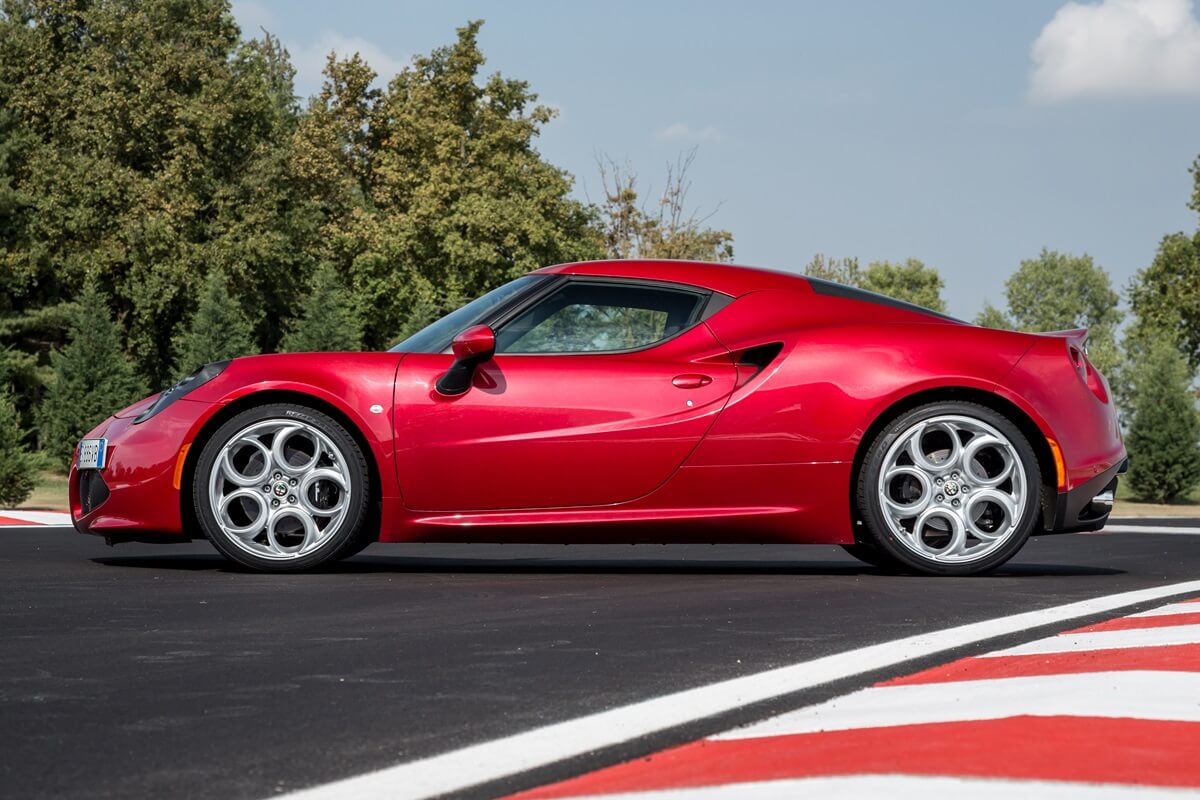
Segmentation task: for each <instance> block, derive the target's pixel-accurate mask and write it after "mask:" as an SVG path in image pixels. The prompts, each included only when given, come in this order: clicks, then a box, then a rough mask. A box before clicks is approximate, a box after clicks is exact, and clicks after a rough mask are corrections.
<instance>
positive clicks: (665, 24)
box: [234, 0, 1200, 317]
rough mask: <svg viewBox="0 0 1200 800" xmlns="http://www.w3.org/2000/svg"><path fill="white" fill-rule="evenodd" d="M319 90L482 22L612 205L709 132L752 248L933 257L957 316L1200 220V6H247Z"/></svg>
mask: <svg viewBox="0 0 1200 800" xmlns="http://www.w3.org/2000/svg"><path fill="white" fill-rule="evenodd" d="M234 12H235V14H236V16H237V18H238V20H239V21H240V22H241V23H242V26H243V29H244V30H246V31H248V32H254V31H257V30H258V27H259V26H263V27H266V28H267V29H268V30H270V31H271V32H272V33H275V34H277V35H278V36H280V37H281V39H282V40H283V42H284V44H285V45H286V46H287V47H288V48H289V50H290V51H291V53H292V55H293V60H294V61H295V62H296V64H297V67H298V68H299V71H300V76H299V80H298V87H297V88H298V90H299V91H300V92H301V93H302V94H308V93H311V92H314V91H315V90H316V89H317V88H318V87H319V85H320V75H319V71H320V67H321V64H322V62H323V59H324V55H325V54H326V53H327V52H328V51H329V50H331V49H334V50H337V51H338V53H339V54H344V55H349V54H350V53H352V52H354V51H359V52H361V53H362V55H363V56H364V57H365V58H366V59H367V60H368V62H370V63H371V64H372V65H373V66H375V67H376V69H377V70H378V71H379V72H381V73H384V74H385V75H388V74H390V73H391V72H394V71H395V70H396V69H398V68H399V67H400V66H402V65H403V64H404V63H405V62H406V61H407V60H408V59H409V58H410V57H411V56H412V55H414V54H417V53H424V52H428V51H429V50H431V49H433V48H434V47H437V46H440V45H443V44H446V43H449V42H450V41H452V39H453V37H454V29H455V28H456V27H457V26H459V25H461V24H462V23H463V22H465V21H466V20H469V19H484V20H486V24H485V25H484V27H483V30H482V33H481V36H480V42H481V46H482V49H483V51H484V53H485V55H486V56H487V59H488V63H487V65H486V67H485V69H486V71H488V72H492V71H497V70H498V71H500V72H502V73H504V74H505V75H507V76H509V77H515V78H521V79H523V80H527V81H529V82H530V84H531V85H532V87H533V89H534V90H535V91H536V92H538V94H539V95H540V97H541V100H542V102H545V103H547V104H550V105H553V106H555V107H557V108H558V109H559V110H560V113H561V116H560V117H559V118H558V119H557V120H555V121H554V122H552V123H551V124H550V125H549V126H547V128H546V129H545V131H544V133H543V135H542V137H541V140H540V143H539V149H540V150H541V152H542V153H543V154H544V156H545V157H546V158H547V159H548V160H549V161H551V162H552V163H554V164H556V165H558V166H560V167H563V168H565V169H566V170H568V171H569V172H571V173H572V174H573V175H574V176H575V177H576V192H577V193H578V195H579V196H580V197H581V198H584V199H586V198H587V196H588V195H590V196H591V197H593V198H595V197H597V196H598V194H599V192H598V189H599V179H598V174H597V170H596V166H595V158H596V156H597V154H604V155H607V156H611V157H613V158H615V159H617V160H619V161H625V160H628V161H629V162H631V163H632V165H633V166H634V167H635V169H636V170H637V171H638V173H639V175H640V176H641V179H640V183H641V185H642V186H643V187H648V188H655V187H660V186H661V183H662V179H663V174H664V172H665V165H666V163H667V162H668V161H669V160H673V159H674V158H675V157H676V156H678V155H679V154H680V153H681V152H683V151H686V150H687V149H689V148H691V147H693V146H695V147H697V148H698V151H697V156H696V161H695V163H694V164H693V167H692V171H691V178H692V180H693V189H692V194H691V198H690V199H691V200H692V201H693V203H694V204H695V205H696V206H697V207H699V208H700V209H701V210H703V211H713V210H715V212H716V213H715V215H714V216H713V217H712V219H711V220H710V223H711V224H713V225H715V226H718V227H722V228H728V229H729V230H731V231H732V232H733V234H734V247H735V254H736V261H738V262H739V263H743V264H750V265H756V266H765V267H772V268H776V269H785V270H795V271H799V270H800V269H801V268H802V267H803V265H804V264H805V263H806V262H807V261H808V260H809V259H810V258H811V256H812V255H813V254H814V253H816V252H823V253H826V254H827V255H831V256H857V257H858V258H859V259H860V260H861V261H862V262H863V263H864V264H865V263H867V262H868V261H872V260H876V259H889V260H901V259H904V258H906V257H914V258H919V259H921V260H923V261H925V263H927V264H930V265H932V266H935V267H937V268H938V269H939V270H940V271H941V273H942V275H943V277H944V278H945V281H946V289H945V292H944V294H945V297H946V299H947V302H948V304H949V307H950V311H951V312H952V313H955V314H958V315H960V316H968V317H969V316H972V315H974V314H975V312H976V311H978V310H979V308H980V307H981V306H982V305H983V302H984V301H985V300H991V301H992V302H993V303H1000V302H1001V301H1002V299H1003V283H1004V279H1005V278H1006V277H1007V276H1008V275H1009V274H1010V273H1011V272H1012V271H1013V270H1014V269H1015V268H1016V267H1017V265H1018V264H1019V262H1020V260H1021V259H1022V258H1029V257H1032V256H1035V255H1036V254H1037V253H1038V251H1039V250H1040V249H1041V248H1042V247H1049V248H1053V249H1058V250H1063V251H1068V252H1072V253H1083V252H1087V253H1089V254H1091V255H1092V256H1093V257H1094V258H1095V259H1096V260H1097V262H1098V263H1100V264H1101V265H1102V266H1104V267H1105V268H1106V269H1107V270H1108V271H1109V272H1110V274H1111V275H1112V276H1113V280H1114V283H1115V284H1116V285H1117V286H1118V287H1123V286H1124V285H1125V284H1126V282H1127V281H1128V280H1129V278H1130V276H1132V274H1133V273H1134V272H1135V271H1136V270H1137V269H1139V268H1141V267H1143V266H1145V265H1147V264H1148V263H1149V261H1150V260H1151V258H1152V257H1153V255H1154V250H1155V247H1156V245H1157V242H1158V240H1159V238H1160V237H1161V236H1162V235H1163V234H1165V233H1167V232H1171V231H1176V230H1192V229H1194V228H1195V223H1196V219H1195V214H1193V212H1191V211H1190V210H1189V209H1188V208H1187V206H1186V204H1187V201H1188V199H1189V197H1190V194H1191V187H1192V180H1191V176H1190V175H1189V174H1188V168H1189V166H1190V164H1191V162H1192V160H1193V159H1194V158H1195V157H1196V156H1197V154H1200V22H1197V20H1196V15H1195V9H1194V8H1193V6H1192V2H1191V1H1190V0H1103V2H1093V3H1065V4H1064V3H1063V2H1061V0H1022V2H1012V1H1011V0H986V1H985V0H971V2H963V0H906V2H903V3H898V2H893V1H891V0H838V2H815V1H814V2H750V1H749V0H743V2H740V3H731V2H728V0H726V2H666V1H665V0H664V1H663V2H652V0H641V2H624V1H623V0H605V2H603V3H599V2H594V3H584V2H561V1H560V2H549V1H547V2H532V1H528V2H524V1H520V0H506V2H468V0H441V1H440V2H428V0H427V1H426V2H421V3H411V2H396V1H395V0H393V1H392V2H354V3H341V4H331V3H328V2H315V0H313V1H307V0H301V1H300V2H296V1H295V0H289V1H288V2H283V1H282V0H279V1H272V0H254V2H250V1H248V0H243V1H241V2H237V1H235V2H234Z"/></svg>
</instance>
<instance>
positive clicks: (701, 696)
mask: <svg viewBox="0 0 1200 800" xmlns="http://www.w3.org/2000/svg"><path fill="white" fill-rule="evenodd" d="M981 588H982V586H981ZM1196 592H1200V580H1196V581H1185V582H1183V583H1174V584H1170V585H1167V586H1156V587H1153V588H1150V589H1139V590H1136V591H1132V592H1122V593H1121V594H1114V595H1108V596H1105V597H1097V598H1094V599H1091V600H1083V601H1080V602H1076V603H1068V604H1067V605H1061V606H1055V607H1053V608H1046V609H1042V610H1039V611H1026V612H1024V613H1021V614H1013V615H1011V616H1007V617H999V618H997V619H991V620H984V621H982V622H974V623H971V624H969V625H961V626H958V627H955V628H947V629H945V630H940V631H933V632H931V633H922V634H917V635H915V636H908V637H905V638H903V639H897V640H895V641H891V642H883V643H880V644H874V645H869V646H867V647H860V648H856V649H854V650H849V651H846V652H843V653H836V654H834V655H830V656H825V657H823V658H817V659H813V660H811V661H802V662H800V663H798V664H792V665H789V666H786V667H779V668H777V669H773V670H767V671H766V672H759V673H755V674H753V675H745V676H743V677H740V678H733V679H730V680H726V681H720V682H718V683H714V684H709V685H708V686H700V687H697V688H695V689H687V690H685V691H681V692H675V693H673V694H668V695H663V696H661V697H655V698H652V699H650V700H643V701H641V702H638V703H632V704H630V705H626V706H620V707H618V708H613V709H609V710H607V711H601V712H598V713H595V714H589V715H587V716H584V717H578V718H576V719H571V720H566V721H565V722H559V723H555V724H552V725H546V726H543V727H541V728H534V729H533V730H529V731H525V732H523V733H518V734H514V735H512V736H506V737H504V738H501V739H495V740H492V741H488V742H481V743H480V744H476V745H471V746H469V747H463V748H460V749H458V750H451V751H450V752H447V753H442V754H441V755H436V756H431V757H429V758H424V759H420V760H418V761H411V762H408V763H406V764H398V765H396V766H394V767H387V768H384V769H381V770H377V771H375V772H369V773H367V774H365V775H359V776H356V777H352V778H346V779H344V780H340V781H335V782H333V783H328V784H324V785H322V786H316V787H313V788H311V789H306V790H301V791H298V792H294V793H292V794H289V795H287V797H289V798H291V800H350V799H351V798H355V799H356V800H357V799H359V798H387V800H401V798H424V797H436V796H438V795H443V794H449V793H451V792H458V791H462V790H463V789H467V788H469V787H471V786H477V785H479V784H481V783H487V782H489V781H494V780H498V779H500V778H505V777H508V776H511V775H516V774H518V773H521V772H525V771H527V770H531V769H535V768H537V767H543V766H546V765H548V764H553V763H555V762H558V761H563V760H564V759H568V758H573V757H576V756H581V755H585V754H587V753H591V752H593V751H596V750H599V749H602V748H605V747H611V746H613V745H617V744H621V743H623V742H628V741H633V740H635V739H638V738H641V737H643V736H646V735H648V734H651V733H657V732H659V731H664V730H667V729H670V728H674V727H677V726H679V725H683V724H686V723H689V722H695V721H697V720H701V719H705V718H707V717H711V716H714V715H716V714H721V713H724V712H727V711H731V710H734V709H737V708H741V707H743V706H747V705H750V704H752V703H757V702H761V701H763V700H771V699H773V698H777V697H781V696H783V695H787V694H791V693H793V692H797V691H800V690H803V689H809V688H811V687H814V686H819V685H821V684H823V683H829V682H830V681H834V680H838V679H841V678H848V677H853V676H856V675H862V674H863V673H866V672H871V671H873V670H877V669H886V668H890V667H895V666H896V665H898V664H903V663H904V662H906V661H910V660H912V659H914V658H923V657H926V656H930V655H934V654H937V653H942V652H945V651H947V650H951V649H954V648H956V647H962V646H964V645H969V644H975V643H977V642H982V641H985V640H987V639H992V638H995V637H997V636H1006V635H1010V634H1016V633H1021V632H1022V631H1027V630H1029V629H1030V628H1036V627H1038V626H1040V625H1061V624H1064V623H1066V622H1069V621H1071V620H1073V619H1077V618H1079V617H1085V616H1091V615H1093V614H1103V613H1106V612H1110V611H1115V610H1116V609H1119V608H1124V607H1126V606H1131V605H1135V604H1137V603H1146V602H1150V601H1153V600H1160V599H1164V598H1168V597H1173V596H1176V595H1183V594H1189V593H1196Z"/></svg>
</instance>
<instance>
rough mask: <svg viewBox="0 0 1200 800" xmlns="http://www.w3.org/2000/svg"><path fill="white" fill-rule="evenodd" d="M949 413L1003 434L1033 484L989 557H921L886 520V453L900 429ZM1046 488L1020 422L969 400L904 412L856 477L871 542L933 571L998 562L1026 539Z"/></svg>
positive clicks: (979, 568)
mask: <svg viewBox="0 0 1200 800" xmlns="http://www.w3.org/2000/svg"><path fill="white" fill-rule="evenodd" d="M949 414H955V415H958V416H965V417H971V418H973V419H977V420H979V421H980V422H985V423H987V424H988V425H991V426H992V427H994V428H996V429H997V430H998V431H1000V432H1001V433H1002V434H1004V436H1005V437H1006V438H1007V439H1008V440H1009V441H1010V442H1011V443H1012V445H1013V447H1014V448H1015V449H1016V451H1017V454H1018V456H1019V458H1020V464H1019V468H1020V469H1022V470H1023V471H1024V473H1025V485H1026V486H1027V487H1029V489H1028V492H1029V497H1028V499H1027V500H1026V506H1025V510H1024V514H1023V516H1022V518H1021V520H1020V523H1019V524H1018V525H1017V529H1016V530H1015V531H1014V532H1013V534H1012V536H1011V537H1010V538H1009V540H1008V541H1007V542H1005V543H1004V544H1003V545H1002V546H1001V547H999V548H998V549H996V550H995V551H994V552H992V553H989V554H988V555H987V556H986V557H984V558H981V559H979V560H978V561H971V562H968V563H965V564H943V563H941V562H937V561H933V560H931V559H925V558H922V557H921V556H919V555H918V554H916V553H914V552H913V551H912V550H910V549H909V548H908V547H907V546H906V545H905V544H903V543H902V542H900V541H899V540H898V539H897V537H896V534H895V533H893V532H892V530H891V528H890V527H889V526H888V524H887V521H886V518H885V514H884V510H883V507H882V504H881V502H880V500H879V492H878V485H879V475H880V471H881V470H882V468H883V460H884V457H885V456H886V455H887V452H888V450H889V449H890V448H891V446H892V445H893V444H894V443H895V442H896V440H897V439H898V438H899V437H900V435H901V434H902V433H904V432H905V431H907V430H908V429H909V428H911V427H912V426H913V425H915V424H916V423H918V422H921V421H922V420H926V419H931V418H933V417H940V416H945V415H949ZM1042 491H1043V489H1042V480H1041V474H1040V471H1039V469H1038V461H1037V455H1036V454H1035V453H1034V451H1033V447H1032V446H1031V445H1030V444H1029V441H1028V440H1027V439H1026V438H1025V435H1024V434H1023V433H1021V431H1020V429H1019V428H1017V426H1016V425H1014V424H1013V423H1012V422H1010V421H1009V420H1008V418H1007V417H1005V416H1004V415H1002V414H1000V413H998V412H996V411H993V410H992V409H990V408H987V407H986V406H981V405H978V404H976V403H970V402H965V401H942V402H936V403H929V404H926V405H923V406H919V407H917V408H914V409H912V410H911V411H908V412H905V413H903V414H901V415H900V416H898V417H897V418H896V419H894V420H892V421H891V422H890V423H888V425H887V427H885V428H884V429H883V431H882V432H881V433H880V434H879V435H878V436H877V437H876V439H875V441H874V442H872V444H871V445H870V449H869V450H868V451H867V455H866V457H865V458H864V460H863V466H862V471H861V477H860V479H859V483H858V508H859V513H860V514H861V515H862V519H863V522H864V527H865V528H866V529H867V531H866V534H867V537H869V539H870V541H869V544H873V545H874V546H875V547H878V548H880V549H881V550H883V551H884V552H885V553H887V554H888V555H889V556H891V557H892V558H893V559H895V560H896V561H897V562H899V563H900V564H902V565H904V566H905V567H907V568H908V569H911V570H914V571H917V572H922V573H926V574H930V575H976V574H980V573H984V572H989V571H991V570H993V569H995V568H997V567H999V566H1000V565H1001V564H1003V563H1005V562H1006V561H1008V560H1009V559H1010V558H1012V557H1013V556H1014V555H1016V553H1017V551H1019V550H1020V549H1021V548H1022V547H1023V546H1024V545H1025V542H1026V541H1027V540H1028V539H1029V536H1030V534H1031V533H1032V532H1033V529H1034V527H1035V526H1036V525H1037V523H1038V520H1039V518H1040V513H1041V493H1042Z"/></svg>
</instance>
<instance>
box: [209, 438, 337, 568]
mask: <svg viewBox="0 0 1200 800" xmlns="http://www.w3.org/2000/svg"><path fill="white" fill-rule="evenodd" d="M347 463H348V462H347V460H346V458H345V456H344V454H343V453H342V452H341V450H340V449H339V448H338V446H337V445H336V444H335V443H334V442H333V440H332V439H330V438H329V436H327V435H326V434H325V433H324V432H323V431H321V430H320V429H319V428H317V427H316V426H314V425H310V424H308V423H306V422H301V421H299V420H293V419H269V420H265V421H263V422H257V423H254V424H253V425H250V426H248V427H246V428H244V429H242V430H241V431H238V432H237V433H236V434H234V435H233V436H232V437H230V438H229V439H228V440H227V441H226V443H225V444H224V445H223V446H222V448H221V450H220V452H219V453H218V454H217V458H216V461H215V462H214V463H213V467H212V472H211V473H210V475H209V482H208V490H209V502H210V504H211V508H212V512H213V516H214V517H216V520H217V524H218V525H219V526H220V527H221V530H222V531H223V532H224V533H225V534H226V535H227V537H228V539H229V541H231V542H232V543H233V544H234V545H236V546H237V547H239V548H241V549H243V550H246V551H247V552H250V553H252V554H254V555H256V556H260V557H263V558H269V559H272V560H276V561H289V560H294V559H297V558H301V557H303V556H306V555H308V554H309V553H311V552H313V551H314V550H316V549H318V548H320V547H322V546H324V545H325V544H326V543H327V542H329V541H330V540H331V539H332V538H333V537H334V535H335V534H336V533H337V531H338V530H339V529H340V528H341V526H342V523H343V521H344V520H345V517H346V513H347V510H348V509H349V507H350V505H349V503H350V495H351V483H350V474H349V472H348V470H347V468H346V467H345V466H344V465H345V464H347Z"/></svg>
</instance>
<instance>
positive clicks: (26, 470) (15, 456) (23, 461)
mask: <svg viewBox="0 0 1200 800" xmlns="http://www.w3.org/2000/svg"><path fill="white" fill-rule="evenodd" d="M38 465H39V464H38V460H37V458H36V457H35V456H34V455H33V453H30V452H29V448H28V447H27V446H26V445H25V442H24V437H23V434H22V431H21V425H20V420H19V418H18V417H17V409H16V406H14V405H13V400H12V395H11V393H10V392H9V390H8V387H3V388H0V508H12V507H13V506H15V505H18V504H20V503H21V502H22V501H24V500H25V498H27V497H29V494H30V493H31V492H32V491H33V487H34V485H35V483H36V481H37V473H38Z"/></svg>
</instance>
